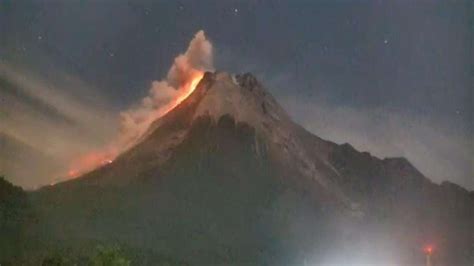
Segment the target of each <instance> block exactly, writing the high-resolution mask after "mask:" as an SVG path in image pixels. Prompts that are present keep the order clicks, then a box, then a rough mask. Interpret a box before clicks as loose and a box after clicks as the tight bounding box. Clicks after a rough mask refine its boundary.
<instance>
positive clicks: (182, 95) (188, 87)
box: [160, 72, 204, 117]
mask: <svg viewBox="0 0 474 266" xmlns="http://www.w3.org/2000/svg"><path fill="white" fill-rule="evenodd" d="M202 77H204V72H196V74H194V75H193V77H192V78H191V81H189V82H187V83H186V84H184V86H182V87H181V89H180V90H179V92H178V95H177V96H176V98H175V99H173V100H172V101H171V103H169V104H168V105H167V106H165V108H164V110H163V111H162V112H161V115H160V117H161V116H163V115H165V114H167V113H168V112H169V111H171V110H173V109H174V108H175V107H176V106H178V105H179V104H180V103H181V102H182V101H184V100H186V98H188V97H189V95H191V93H192V92H193V91H194V90H195V89H196V87H197V85H198V84H199V81H201V79H202Z"/></svg>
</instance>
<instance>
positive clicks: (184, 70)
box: [119, 30, 213, 149]
mask: <svg viewBox="0 0 474 266" xmlns="http://www.w3.org/2000/svg"><path fill="white" fill-rule="evenodd" d="M212 59H213V58H212V44H211V43H210V42H209V40H208V39H207V38H206V36H205V34H204V31H202V30H201V31H199V32H197V33H196V35H195V36H194V38H193V39H192V40H191V42H190V43H189V46H188V49H187V50H186V52H185V53H184V54H180V55H179V56H177V57H176V58H175V59H174V63H173V65H172V66H171V68H170V70H169V71H168V74H167V76H166V79H164V80H161V81H153V82H152V84H151V88H150V90H149V94H148V96H146V97H145V98H143V100H142V101H141V103H140V104H139V105H138V106H135V107H132V108H130V109H128V110H126V111H124V112H122V113H121V114H120V115H121V136H120V140H119V145H120V147H121V149H124V148H127V147H129V146H130V145H131V144H133V143H134V142H135V141H136V140H138V139H139V138H140V137H141V136H142V135H143V134H144V132H145V131H146V130H147V128H148V127H149V126H150V124H151V123H152V122H153V121H155V120H156V119H157V118H159V117H161V116H162V115H164V114H166V113H167V112H168V111H169V110H171V109H172V108H174V107H175V106H176V105H177V104H179V103H180V102H181V101H182V100H184V99H185V98H186V97H187V96H188V95H189V94H190V93H191V92H192V91H193V90H194V87H195V86H196V85H197V82H196V81H199V80H200V79H201V78H202V76H203V74H204V72H205V71H208V70H212V69H213V63H212V61H213V60H212Z"/></svg>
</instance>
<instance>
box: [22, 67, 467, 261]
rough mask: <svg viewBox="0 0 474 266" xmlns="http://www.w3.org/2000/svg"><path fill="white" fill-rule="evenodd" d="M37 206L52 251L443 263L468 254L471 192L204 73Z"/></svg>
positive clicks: (248, 86)
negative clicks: (139, 131) (118, 247)
mask: <svg viewBox="0 0 474 266" xmlns="http://www.w3.org/2000/svg"><path fill="white" fill-rule="evenodd" d="M32 198H33V202H35V203H36V209H37V211H38V215H39V221H40V222H39V224H38V227H37V229H36V230H32V232H31V234H32V237H34V238H36V239H43V240H44V239H47V241H46V240H45V241H44V243H43V245H44V246H45V247H46V248H47V249H54V248H57V247H58V246H61V247H64V246H69V247H71V248H72V249H73V250H75V252H78V253H81V252H87V251H86V250H85V249H86V248H84V247H85V246H88V245H90V243H95V242H112V243H117V242H118V243H122V244H124V245H126V246H129V247H130V248H132V249H138V250H141V252H143V254H145V253H146V255H143V254H142V255H143V256H139V257H140V258H141V259H142V260H140V258H137V260H138V261H139V263H138V264H147V263H148V264H150V265H154V264H155V263H154V262H153V259H150V260H151V261H150V260H149V261H143V258H144V257H146V258H154V257H156V256H162V255H165V256H169V257H173V258H176V259H177V260H178V261H185V262H188V263H191V264H222V263H224V264H227V263H237V264H257V265H262V264H271V265H278V264H279V265H288V264H292V263H298V264H301V263H303V262H307V261H308V260H310V261H311V263H334V261H331V259H333V257H331V256H333V255H334V252H335V251H336V250H337V251H338V254H337V258H338V259H340V261H339V262H341V260H342V261H344V260H345V259H347V260H348V261H352V262H353V259H354V257H355V256H356V255H357V254H365V253H367V252H370V259H371V260H373V263H380V262H381V261H384V262H385V261H387V260H392V261H394V262H395V263H401V264H405V265H406V264H410V265H416V264H418V263H423V254H422V253H421V252H420V251H419V249H420V248H421V247H422V245H424V244H426V243H428V242H434V243H436V244H437V246H439V249H440V252H439V256H438V257H437V258H436V259H437V260H438V262H439V263H440V264H443V263H444V264H453V263H456V265H463V264H466V263H467V262H469V261H471V259H472V258H473V254H472V250H471V249H470V248H471V247H470V245H471V244H472V243H474V229H473V228H472V224H474V218H473V209H474V207H473V205H474V204H473V200H472V197H470V196H469V193H468V191H465V190H463V189H462V188H459V187H457V186H455V185H452V184H448V183H444V184H442V185H436V184H433V183H431V182H430V181H429V180H428V179H427V178H425V177H424V176H423V175H422V174H421V173H420V172H418V171H417V170H416V169H415V168H414V167H413V166H412V165H411V164H410V163H409V162H408V161H407V160H405V159H403V158H392V159H383V160H382V159H378V158H375V157H373V156H371V155H370V154H368V153H360V152H358V151H356V150H355V149H353V148H352V147H351V146H350V145H348V144H344V145H337V144H335V143H332V142H329V141H325V140H323V139H320V138H319V137H317V136H314V135H312V134H311V133H309V132H307V131H306V130H305V129H303V128H302V127H300V126H299V125H297V124H295V123H294V122H293V121H292V120H291V119H290V118H289V117H288V115H287V114H286V113H285V111H284V110H283V109H282V108H281V107H280V106H279V105H278V103H277V102H276V101H275V99H274V98H273V97H272V96H271V95H269V94H268V93H267V92H266V91H265V89H264V88H263V87H262V85H261V84H260V83H259V82H258V81H257V80H256V79H255V78H254V77H253V76H252V75H250V74H244V75H237V76H232V75H230V74H227V73H206V74H205V76H204V78H203V79H202V80H201V82H200V83H199V85H198V86H197V88H196V90H195V91H194V92H193V93H192V94H191V95H190V96H189V97H188V98H187V99H186V100H184V101H183V102H182V103H181V104H180V105H178V106H177V107H176V108H175V109H173V110H172V111H170V112H169V113H168V114H166V115H165V116H163V117H162V118H160V119H158V120H157V121H155V122H154V123H153V124H152V125H151V126H150V129H149V130H148V132H147V133H146V134H145V135H144V136H143V138H142V139H141V140H140V141H139V142H138V143H137V144H136V145H135V146H134V147H132V148H131V149H129V150H128V151H126V152H125V153H123V154H122V155H120V156H119V157H118V158H117V159H116V160H115V161H114V162H113V163H111V164H108V165H106V166H104V167H102V168H100V169H97V170H95V171H93V172H91V173H89V174H86V175H84V176H82V177H80V178H77V179H75V180H71V181H68V182H64V183H61V184H58V185H55V186H51V187H47V188H44V189H42V190H40V191H38V192H35V193H34V194H32ZM354 247H355V248H354ZM365 259H367V258H365ZM365 262H366V263H367V260H366V261H365Z"/></svg>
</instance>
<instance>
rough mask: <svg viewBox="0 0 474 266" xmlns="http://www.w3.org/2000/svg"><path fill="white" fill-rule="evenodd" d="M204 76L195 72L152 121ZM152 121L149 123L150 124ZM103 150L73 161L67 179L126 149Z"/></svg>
mask: <svg viewBox="0 0 474 266" xmlns="http://www.w3.org/2000/svg"><path fill="white" fill-rule="evenodd" d="M203 76H204V72H201V71H196V73H195V74H194V75H193V77H192V78H191V80H190V81H188V82H186V83H185V84H184V85H183V86H182V87H181V88H180V89H179V90H178V92H177V96H176V97H175V98H174V99H173V100H172V101H171V102H170V103H169V104H167V105H165V106H164V107H163V108H161V109H160V110H158V112H157V115H156V116H155V117H153V119H152V120H155V119H158V118H160V117H162V116H163V115H165V114H167V113H168V112H169V111H171V110H173V109H174V108H175V107H176V106H178V105H179V104H180V103H181V102H182V101H184V100H185V99H186V98H188V97H189V95H191V93H192V92H193V91H194V90H195V89H196V87H197V85H198V83H199V81H201V79H202V78H203ZM151 122H153V121H150V123H151ZM110 147H113V146H110ZM110 147H109V148H105V149H104V150H103V151H93V152H90V153H88V154H86V155H84V156H82V157H79V158H78V159H77V160H74V162H73V163H72V165H71V167H70V168H69V170H68V172H67V178H68V179H72V178H76V177H78V176H80V175H83V174H85V173H87V172H90V171H92V170H94V169H96V168H99V167H102V166H105V165H107V164H110V163H112V162H113V160H114V159H115V158H116V157H117V155H118V154H119V153H120V152H121V151H123V150H125V149H126V148H127V147H119V148H122V150H120V151H119V150H117V149H113V148H110Z"/></svg>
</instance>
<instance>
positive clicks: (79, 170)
mask: <svg viewBox="0 0 474 266" xmlns="http://www.w3.org/2000/svg"><path fill="white" fill-rule="evenodd" d="M112 161H113V156H112V155H111V154H109V153H105V152H97V151H96V152H90V153H88V154H86V155H84V156H82V157H80V158H78V159H77V160H75V161H74V163H73V166H72V167H71V168H70V169H69V171H68V172H67V177H68V178H75V177H78V176H80V175H82V174H85V173H87V172H89V171H91V170H93V169H95V168H98V167H100V166H104V165H107V164H110V163H112Z"/></svg>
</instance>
